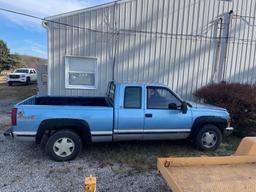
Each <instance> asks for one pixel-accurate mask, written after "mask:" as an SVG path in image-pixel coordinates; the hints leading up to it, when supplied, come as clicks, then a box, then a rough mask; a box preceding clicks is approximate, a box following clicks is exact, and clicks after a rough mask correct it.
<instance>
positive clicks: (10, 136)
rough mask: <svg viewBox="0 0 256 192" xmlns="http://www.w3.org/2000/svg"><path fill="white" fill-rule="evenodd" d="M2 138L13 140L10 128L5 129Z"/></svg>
mask: <svg viewBox="0 0 256 192" xmlns="http://www.w3.org/2000/svg"><path fill="white" fill-rule="evenodd" d="M4 136H5V137H9V138H13V137H14V136H13V132H12V127H10V128H9V129H7V130H6V131H5V132H4Z"/></svg>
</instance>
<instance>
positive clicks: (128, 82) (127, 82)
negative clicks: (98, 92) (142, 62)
mask: <svg viewBox="0 0 256 192" xmlns="http://www.w3.org/2000/svg"><path fill="white" fill-rule="evenodd" d="M114 83H115V84H116V85H124V84H125V85H131V86H136V85H137V86H138V85H146V86H160V87H167V86H166V85H165V84H161V83H150V82H134V81H114Z"/></svg>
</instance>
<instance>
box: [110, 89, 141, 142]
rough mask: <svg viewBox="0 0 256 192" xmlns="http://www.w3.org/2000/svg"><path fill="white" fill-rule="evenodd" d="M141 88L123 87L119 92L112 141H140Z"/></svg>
mask: <svg viewBox="0 0 256 192" xmlns="http://www.w3.org/2000/svg"><path fill="white" fill-rule="evenodd" d="M143 90H144V89H143V87H142V86H125V87H122V88H121V90H120V91H119V93H120V95H119V97H120V98H123V99H121V100H120V103H119V109H118V110H116V112H117V113H116V114H117V116H116V118H118V119H117V121H116V122H117V123H116V125H117V126H116V127H115V128H114V140H119V141H120V140H141V139H142V137H143V127H144V103H143V102H142V101H143V97H142V95H143V93H144V91H143Z"/></svg>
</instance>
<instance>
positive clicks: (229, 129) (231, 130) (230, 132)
mask: <svg viewBox="0 0 256 192" xmlns="http://www.w3.org/2000/svg"><path fill="white" fill-rule="evenodd" d="M233 131H234V128H233V127H226V128H225V129H224V136H229V135H231V134H232V133H233Z"/></svg>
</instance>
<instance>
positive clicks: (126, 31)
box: [0, 7, 256, 43]
mask: <svg viewBox="0 0 256 192" xmlns="http://www.w3.org/2000/svg"><path fill="white" fill-rule="evenodd" d="M0 10H1V11H5V12H9V13H13V14H17V15H22V16H26V17H30V18H34V19H37V20H41V21H45V22H49V23H54V24H59V25H63V26H66V27H70V28H75V29H78V30H88V31H93V32H97V33H105V34H111V35H113V34H116V35H136V34H139V35H151V36H157V37H160V38H163V37H164V38H168V37H171V38H173V37H174V38H177V39H179V38H180V39H182V38H183V37H185V39H190V38H191V39H193V38H194V39H198V38H201V39H209V40H216V39H227V38H228V39H233V40H236V41H234V42H233V43H238V42H242V43H248V42H255V41H256V40H251V39H237V38H235V37H211V36H207V35H202V34H184V33H178V34H175V33H167V32H157V31H155V32H154V31H143V30H131V29H119V30H117V31H113V32H112V31H101V30H97V29H91V28H86V27H81V26H77V25H70V24H67V23H63V22H58V21H53V20H49V19H45V18H42V17H38V16H35V15H31V14H27V13H23V12H18V11H14V10H11V9H6V8H1V7H0ZM234 16H237V17H249V16H241V15H234ZM249 18H254V17H249ZM53 28H54V29H60V30H61V29H63V30H67V28H61V27H53Z"/></svg>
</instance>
